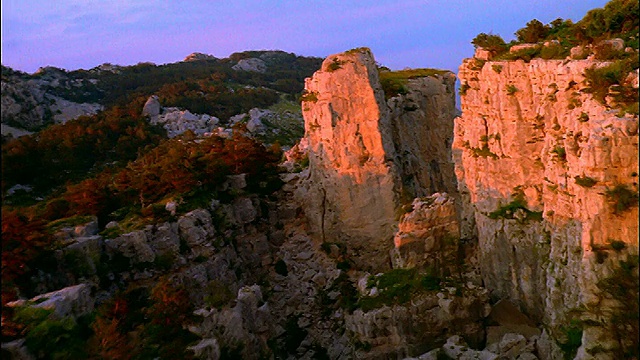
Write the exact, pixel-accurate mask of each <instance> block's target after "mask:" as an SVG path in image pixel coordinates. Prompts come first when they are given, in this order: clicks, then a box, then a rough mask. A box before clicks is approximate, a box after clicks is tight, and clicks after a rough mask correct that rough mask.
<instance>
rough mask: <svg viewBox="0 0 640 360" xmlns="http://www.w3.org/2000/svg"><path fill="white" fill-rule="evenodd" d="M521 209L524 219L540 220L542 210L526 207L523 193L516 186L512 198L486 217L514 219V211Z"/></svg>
mask: <svg viewBox="0 0 640 360" xmlns="http://www.w3.org/2000/svg"><path fill="white" fill-rule="evenodd" d="M518 210H521V211H522V212H523V213H524V220H525V221H526V220H535V221H540V220H542V211H531V210H529V209H528V208H527V202H526V200H525V198H524V193H523V192H522V191H521V190H519V189H518V188H516V191H515V193H514V197H513V200H512V201H511V202H510V203H508V204H506V205H503V206H500V207H499V208H497V209H496V210H494V211H492V212H490V213H489V214H488V217H489V218H490V219H494V220H495V219H500V218H503V219H514V215H515V213H516V212H517V211H518Z"/></svg>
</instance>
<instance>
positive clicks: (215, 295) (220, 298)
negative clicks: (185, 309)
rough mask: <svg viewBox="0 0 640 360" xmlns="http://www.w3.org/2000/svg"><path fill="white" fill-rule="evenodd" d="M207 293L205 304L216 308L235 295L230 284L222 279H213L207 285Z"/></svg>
mask: <svg viewBox="0 0 640 360" xmlns="http://www.w3.org/2000/svg"><path fill="white" fill-rule="evenodd" d="M205 294H206V295H205V297H204V302H205V304H207V306H210V307H212V308H216V309H219V308H221V307H222V306H224V305H226V304H227V303H228V302H229V301H231V300H233V297H234V295H233V293H232V292H231V289H229V286H228V285H227V284H225V283H223V282H222V281H220V280H211V281H210V282H209V284H208V285H207V288H206V293H205Z"/></svg>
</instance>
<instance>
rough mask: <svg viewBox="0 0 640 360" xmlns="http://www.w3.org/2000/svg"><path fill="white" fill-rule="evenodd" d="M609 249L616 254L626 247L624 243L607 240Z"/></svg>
mask: <svg viewBox="0 0 640 360" xmlns="http://www.w3.org/2000/svg"><path fill="white" fill-rule="evenodd" d="M609 247H611V249H613V250H614V251H616V252H620V251H622V250H624V249H625V248H626V247H627V244H626V243H625V242H624V241H620V240H615V239H609Z"/></svg>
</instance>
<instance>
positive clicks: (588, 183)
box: [574, 176, 598, 188]
mask: <svg viewBox="0 0 640 360" xmlns="http://www.w3.org/2000/svg"><path fill="white" fill-rule="evenodd" d="M574 179H575V180H576V184H577V185H580V186H582V187H586V188H590V187H593V186H594V185H595V184H597V183H598V180H596V179H594V178H590V177H588V176H583V177H580V176H576V177H575V178H574Z"/></svg>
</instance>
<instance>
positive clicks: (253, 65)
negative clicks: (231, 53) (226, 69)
mask: <svg viewBox="0 0 640 360" xmlns="http://www.w3.org/2000/svg"><path fill="white" fill-rule="evenodd" d="M231 68H232V69H233V70H236V71H251V72H258V73H264V72H266V71H267V64H266V63H265V62H264V61H263V60H261V59H258V58H249V59H242V60H240V61H238V63H237V64H235V65H233V66H232V67H231Z"/></svg>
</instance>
